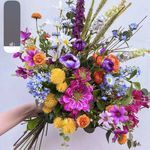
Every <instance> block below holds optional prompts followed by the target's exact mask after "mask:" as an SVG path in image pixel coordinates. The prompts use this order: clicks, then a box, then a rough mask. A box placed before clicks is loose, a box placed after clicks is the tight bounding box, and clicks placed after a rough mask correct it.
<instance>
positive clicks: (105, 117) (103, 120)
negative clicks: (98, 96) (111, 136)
mask: <svg viewBox="0 0 150 150" xmlns="http://www.w3.org/2000/svg"><path fill="white" fill-rule="evenodd" d="M99 117H100V120H99V121H98V123H99V124H100V125H101V124H103V126H105V127H106V128H108V129H110V128H111V125H110V124H113V118H112V117H111V114H110V113H109V112H107V111H106V112H102V113H101V114H100V115H99Z"/></svg>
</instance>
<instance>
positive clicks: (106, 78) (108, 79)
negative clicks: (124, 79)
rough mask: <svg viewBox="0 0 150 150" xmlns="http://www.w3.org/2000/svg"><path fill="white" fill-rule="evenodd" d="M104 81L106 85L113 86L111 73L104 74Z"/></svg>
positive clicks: (113, 79) (113, 80) (113, 81)
mask: <svg viewBox="0 0 150 150" xmlns="http://www.w3.org/2000/svg"><path fill="white" fill-rule="evenodd" d="M104 82H105V83H106V85H108V86H109V87H113V86H114V84H115V78H114V77H113V76H112V75H111V74H106V75H105V76H104Z"/></svg>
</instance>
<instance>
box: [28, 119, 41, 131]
mask: <svg viewBox="0 0 150 150" xmlns="http://www.w3.org/2000/svg"><path fill="white" fill-rule="evenodd" d="M40 122H41V119H40V118H39V117H37V118H34V119H31V120H29V121H28V122H27V130H33V129H35V128H36V127H37V125H39V124H40Z"/></svg>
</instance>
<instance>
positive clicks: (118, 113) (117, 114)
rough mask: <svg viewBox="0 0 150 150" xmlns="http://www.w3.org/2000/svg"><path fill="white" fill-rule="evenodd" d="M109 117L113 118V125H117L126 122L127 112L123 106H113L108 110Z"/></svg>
mask: <svg viewBox="0 0 150 150" xmlns="http://www.w3.org/2000/svg"><path fill="white" fill-rule="evenodd" d="M110 113H111V116H112V117H113V120H114V123H115V124H116V125H117V124H118V123H119V122H122V123H123V122H126V121H127V119H128V118H127V116H126V114H127V111H126V110H125V108H124V107H123V106H120V107H119V106H117V105H114V106H113V108H111V109H110Z"/></svg>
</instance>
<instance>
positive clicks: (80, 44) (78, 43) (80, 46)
mask: <svg viewBox="0 0 150 150" xmlns="http://www.w3.org/2000/svg"><path fill="white" fill-rule="evenodd" d="M85 46H86V43H85V42H84V41H83V40H82V39H77V40H76V41H75V42H74V43H73V48H74V49H75V50H77V51H83V50H84V48H85Z"/></svg>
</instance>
